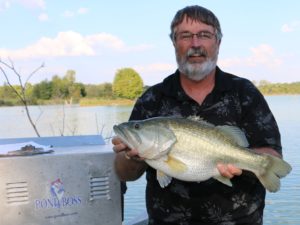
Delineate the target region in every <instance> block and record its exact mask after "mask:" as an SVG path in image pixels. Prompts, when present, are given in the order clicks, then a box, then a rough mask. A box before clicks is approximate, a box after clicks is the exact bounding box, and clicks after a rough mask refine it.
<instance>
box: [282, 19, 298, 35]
mask: <svg viewBox="0 0 300 225" xmlns="http://www.w3.org/2000/svg"><path fill="white" fill-rule="evenodd" d="M299 28H300V21H299V20H295V21H292V22H290V23H288V24H287V23H286V24H283V25H282V27H281V31H282V32H284V33H287V32H293V31H295V30H297V29H299Z"/></svg>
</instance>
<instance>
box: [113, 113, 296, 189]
mask: <svg viewBox="0 0 300 225" xmlns="http://www.w3.org/2000/svg"><path fill="white" fill-rule="evenodd" d="M113 129H114V132H115V134H116V135H117V136H118V137H119V138H120V139H121V140H122V141H123V142H124V143H125V144H126V145H127V146H128V147H129V148H132V149H136V150H137V151H138V153H139V156H140V157H142V158H144V159H145V162H146V163H147V164H148V165H149V166H151V167H153V168H154V169H156V170H157V180H158V182H159V184H160V186H161V187H166V186H167V185H168V184H169V183H170V182H171V179H172V177H173V178H176V179H179V180H183V181H196V182H201V181H205V180H207V179H209V178H215V179H217V180H219V181H220V182H222V183H224V184H226V185H229V186H232V183H231V181H230V179H228V178H226V177H224V176H221V175H220V173H219V171H218V169H217V164H218V163H223V164H233V165H235V166H236V167H238V168H241V169H243V170H248V171H251V172H252V173H254V174H255V175H256V176H257V178H258V179H259V181H260V182H261V183H262V185H263V186H264V187H265V188H266V189H267V190H268V191H270V192H276V191H278V190H279V188H280V178H282V177H284V176H286V175H287V174H288V173H289V172H290V171H291V169H292V168H291V166H290V165H289V164H288V163H287V162H286V161H284V160H282V159H280V158H278V157H275V156H272V155H269V154H256V153H254V151H252V150H250V149H249V148H247V147H248V145H249V144H248V141H247V138H246V136H245V134H244V133H243V132H242V131H241V130H240V129H239V128H237V127H234V126H228V125H225V126H215V125H213V124H211V123H208V122H205V121H204V120H202V119H200V118H176V117H156V118H151V119H147V120H141V121H129V122H125V123H121V124H119V125H115V126H114V127H113Z"/></svg>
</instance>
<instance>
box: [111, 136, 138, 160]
mask: <svg viewBox="0 0 300 225" xmlns="http://www.w3.org/2000/svg"><path fill="white" fill-rule="evenodd" d="M111 142H112V144H113V145H114V146H113V150H114V152H115V153H120V152H124V156H125V157H126V158H127V159H134V160H143V158H140V157H139V156H138V151H137V150H136V149H130V148H128V146H127V145H125V144H124V143H123V142H122V141H121V139H120V138H118V137H113V139H112V141H111Z"/></svg>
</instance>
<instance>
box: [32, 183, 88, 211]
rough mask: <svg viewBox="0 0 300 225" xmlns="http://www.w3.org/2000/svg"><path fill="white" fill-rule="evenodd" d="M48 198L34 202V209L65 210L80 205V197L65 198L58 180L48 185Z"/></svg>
mask: <svg viewBox="0 0 300 225" xmlns="http://www.w3.org/2000/svg"><path fill="white" fill-rule="evenodd" d="M49 189H50V194H51V197H50V198H41V199H36V200H35V201H34V205H35V209H49V208H65V207H71V206H77V205H80V204H81V203H82V199H81V197H80V196H76V195H74V196H65V189H64V185H63V182H62V181H61V180H60V179H59V178H58V179H56V180H55V181H53V182H51V183H50V188H49Z"/></svg>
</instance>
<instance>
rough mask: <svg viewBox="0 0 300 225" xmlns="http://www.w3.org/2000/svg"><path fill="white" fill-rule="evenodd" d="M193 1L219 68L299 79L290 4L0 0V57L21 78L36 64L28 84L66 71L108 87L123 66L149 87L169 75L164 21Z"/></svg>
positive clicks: (171, 59)
mask: <svg viewBox="0 0 300 225" xmlns="http://www.w3.org/2000/svg"><path fill="white" fill-rule="evenodd" d="M194 4H199V5H202V6H204V7H207V8H208V9H210V10H211V11H213V12H214V13H215V14H216V16H217V17H218V18H219V20H220V23H221V27H222V31H223V35H224V37H223V39H222V43H221V49H220V55H219V61H218V65H219V66H220V67H221V69H223V70H224V71H227V72H230V73H233V74H236V75H239V76H242V77H246V78H248V79H250V80H255V81H260V80H268V81H270V82H294V81H300V72H299V71H300V44H299V40H300V14H299V9H300V1H296V0H285V1H279V0H278V1H274V0H263V1H261V0H251V1H250V0H248V1H241V0H227V1H220V0H206V1H201V0H198V1H192V0H191V1H189V0H152V1H141V0H128V1H121V0H119V1H116V0H110V1H104V0H89V1H84V0H81V1H80V0H65V1H61V0H0V28H1V35H0V58H1V59H2V60H4V61H7V60H8V57H9V58H10V59H11V60H12V61H13V62H14V65H15V67H16V68H17V70H18V71H19V72H20V74H22V76H23V79H24V80H25V79H26V77H27V76H28V75H29V74H30V73H31V72H32V71H33V70H35V69H36V68H37V67H39V66H40V65H41V64H42V63H44V64H45V67H44V68H42V69H41V70H39V72H38V73H36V74H35V75H34V76H33V77H32V78H31V79H30V81H31V82H32V83H36V82H40V81H42V80H45V79H48V80H49V79H51V77H52V76H53V75H59V76H64V75H65V73H66V71H67V70H69V69H72V70H75V71H76V80H77V81H78V82H83V83H85V84H100V83H104V82H113V78H114V76H115V73H116V71H117V70H118V69H121V68H125V67H130V68H133V69H135V70H136V71H137V72H138V73H139V74H140V76H141V77H142V79H143V81H144V83H145V84H146V85H152V84H155V83H157V82H160V81H161V80H162V79H163V78H164V77H166V76H167V75H169V74H171V73H173V72H174V71H175V69H176V67H177V66H176V60H175V56H174V49H173V46H172V43H171V41H170V39H169V36H168V35H169V33H170V28H169V27H170V23H171V20H172V18H173V16H174V14H175V13H176V11H177V10H178V9H181V8H183V7H185V6H187V5H194ZM8 73H9V72H8ZM9 76H10V79H11V81H12V82H13V83H14V82H15V83H16V82H17V81H16V79H15V77H14V76H13V74H10V73H9ZM3 82H4V77H3V75H2V74H1V73H0V84H3Z"/></svg>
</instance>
